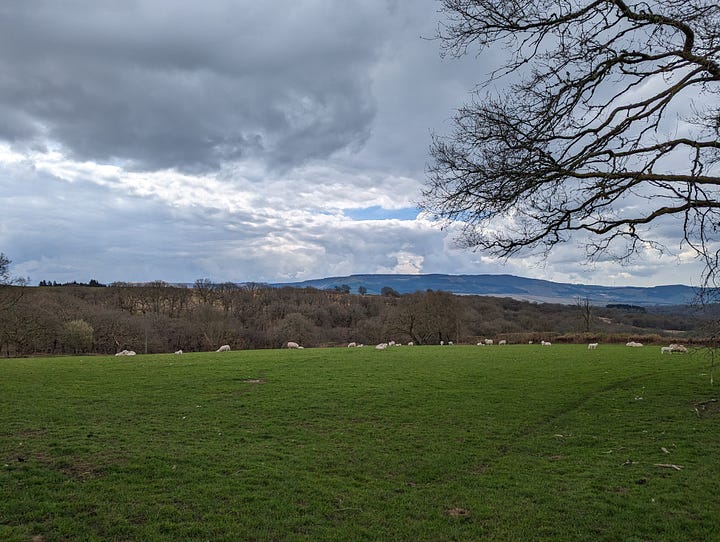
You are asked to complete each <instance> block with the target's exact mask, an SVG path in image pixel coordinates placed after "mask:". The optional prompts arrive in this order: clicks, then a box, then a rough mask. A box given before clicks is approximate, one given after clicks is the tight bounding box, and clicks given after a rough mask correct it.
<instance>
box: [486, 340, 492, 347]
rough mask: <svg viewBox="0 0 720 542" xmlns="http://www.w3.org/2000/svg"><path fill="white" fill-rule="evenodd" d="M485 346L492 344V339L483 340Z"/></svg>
mask: <svg viewBox="0 0 720 542" xmlns="http://www.w3.org/2000/svg"><path fill="white" fill-rule="evenodd" d="M485 344H487V345H488V346H490V345H491V344H493V340H492V339H485Z"/></svg>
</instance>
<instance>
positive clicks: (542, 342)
mask: <svg viewBox="0 0 720 542" xmlns="http://www.w3.org/2000/svg"><path fill="white" fill-rule="evenodd" d="M540 345H541V346H552V343H551V342H549V341H540Z"/></svg>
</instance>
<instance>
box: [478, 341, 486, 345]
mask: <svg viewBox="0 0 720 542" xmlns="http://www.w3.org/2000/svg"><path fill="white" fill-rule="evenodd" d="M477 345H478V346H485V343H484V342H482V341H480V342H478V343H477Z"/></svg>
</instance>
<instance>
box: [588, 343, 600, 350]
mask: <svg viewBox="0 0 720 542" xmlns="http://www.w3.org/2000/svg"><path fill="white" fill-rule="evenodd" d="M597 347H598V343H590V344H588V350H595V349H596V348H597Z"/></svg>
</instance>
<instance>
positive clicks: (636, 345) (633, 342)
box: [625, 341, 643, 348]
mask: <svg viewBox="0 0 720 542" xmlns="http://www.w3.org/2000/svg"><path fill="white" fill-rule="evenodd" d="M625 346H629V347H631V348H640V347H641V346H643V343H638V342H635V341H630V342H627V343H625Z"/></svg>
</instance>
